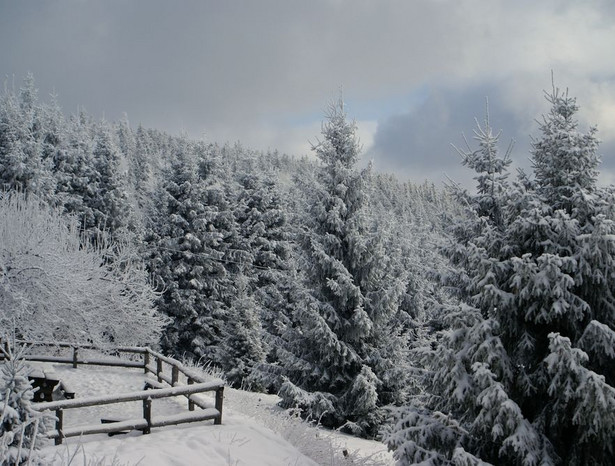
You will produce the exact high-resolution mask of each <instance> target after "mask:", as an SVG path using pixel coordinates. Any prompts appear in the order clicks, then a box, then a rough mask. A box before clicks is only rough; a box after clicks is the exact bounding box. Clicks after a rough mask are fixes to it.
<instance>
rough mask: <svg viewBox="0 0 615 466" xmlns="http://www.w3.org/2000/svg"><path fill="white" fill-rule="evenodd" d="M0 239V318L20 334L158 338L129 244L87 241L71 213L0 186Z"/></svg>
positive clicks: (150, 296)
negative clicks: (68, 213) (1, 191)
mask: <svg viewBox="0 0 615 466" xmlns="http://www.w3.org/2000/svg"><path fill="white" fill-rule="evenodd" d="M0 245H1V247H0V325H2V326H3V327H4V328H10V327H11V326H12V325H13V323H14V324H15V326H16V328H17V331H18V337H21V338H26V339H40V340H47V341H58V340H68V341H71V342H75V343H86V342H90V343H95V344H105V343H114V344H149V343H155V342H157V341H158V338H159V334H160V331H161V328H162V326H163V325H164V322H165V321H164V319H163V318H162V317H160V316H159V315H158V314H157V312H156V311H155V309H154V307H153V302H154V298H155V293H154V291H153V289H152V287H151V286H150V285H149V283H148V277H147V274H146V273H145V271H144V270H143V268H142V267H141V265H140V262H139V261H138V259H137V258H136V254H135V252H134V250H133V249H132V247H131V246H129V245H127V244H110V243H105V242H100V243H98V245H97V246H92V245H91V243H89V242H88V241H84V238H83V236H82V235H81V234H80V229H79V225H78V224H77V223H76V221H75V220H74V219H71V218H66V217H63V216H62V215H61V213H60V212H59V211H58V210H56V209H53V208H50V207H48V206H45V205H44V204H42V203H41V202H39V201H38V200H37V199H36V198H35V197H33V196H26V195H25V194H20V193H14V192H13V193H2V194H0Z"/></svg>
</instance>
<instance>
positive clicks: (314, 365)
mask: <svg viewBox="0 0 615 466" xmlns="http://www.w3.org/2000/svg"><path fill="white" fill-rule="evenodd" d="M322 134H323V140H322V141H319V142H318V144H316V145H315V146H314V151H315V152H316V155H317V156H318V158H319V159H320V161H321V163H322V167H321V169H320V170H319V172H318V180H317V181H318V184H317V185H316V186H315V187H314V186H310V189H311V190H312V192H313V193H314V194H313V196H314V197H313V201H312V202H311V204H310V205H309V208H308V209H309V210H308V221H307V225H306V228H305V233H303V234H302V235H301V243H302V248H303V257H304V258H303V259H302V261H303V262H302V264H301V266H302V268H303V270H304V273H305V287H306V289H307V290H309V291H308V293H305V295H304V302H303V303H302V304H301V305H299V306H297V309H296V310H295V313H294V315H293V320H294V322H295V323H294V324H293V325H296V326H297V327H298V328H299V329H300V330H299V332H297V331H293V330H290V332H289V333H290V335H292V336H293V337H296V341H293V342H292V343H291V342H290V338H289V336H287V337H286V339H287V341H289V343H290V344H288V345H287V347H286V349H287V353H286V362H285V364H284V366H285V369H286V377H287V379H285V382H284V383H283V385H282V387H281V390H280V396H281V397H282V398H283V404H284V405H285V406H295V405H298V406H300V407H301V408H302V409H304V411H305V413H306V415H308V416H310V417H312V418H315V419H318V420H320V421H321V422H322V423H323V424H325V425H329V426H339V425H341V424H344V423H346V424H347V426H348V427H349V428H350V429H352V430H354V431H356V432H360V433H362V434H364V435H368V434H369V435H371V434H373V433H374V429H375V427H376V426H377V425H378V424H379V423H380V422H381V416H382V412H381V411H380V410H379V409H376V408H379V407H381V406H382V404H383V402H390V399H394V398H396V397H395V395H391V394H390V393H389V394H387V395H385V393H387V392H388V391H389V390H390V389H391V388H392V387H394V386H395V384H390V383H389V382H390V380H385V377H384V375H385V374H383V370H382V368H379V367H378V366H379V363H380V362H381V358H382V357H383V356H384V358H386V357H388V356H392V355H393V354H395V352H396V351H401V353H403V351H404V348H405V345H406V343H405V335H403V332H400V331H399V330H398V329H397V328H396V325H395V322H396V319H397V317H398V310H399V299H397V298H398V297H400V296H401V295H402V293H401V292H399V287H398V291H397V292H396V291H393V290H394V289H395V287H393V289H388V292H391V294H392V295H393V299H391V300H387V299H386V297H385V293H382V294H379V293H378V292H376V290H377V286H376V285H382V284H383V283H384V281H380V280H379V279H380V278H381V277H382V276H383V275H385V274H383V270H384V269H383V266H384V265H385V264H384V262H383V261H382V259H383V257H382V256H381V255H380V254H379V253H378V249H379V245H378V241H377V237H378V232H377V231H375V230H372V229H371V227H372V225H370V223H369V221H368V218H367V217H366V205H367V189H366V179H367V178H368V176H369V175H368V172H360V171H358V170H357V169H356V165H357V162H358V157H359V152H360V147H359V143H358V140H357V138H356V125H355V123H354V122H349V121H348V120H347V117H346V114H345V112H344V106H343V102H342V100H341V99H340V100H338V101H337V102H335V103H334V104H332V105H331V106H330V108H329V112H328V114H327V120H326V121H325V123H323V126H322ZM401 290H403V287H401ZM389 296H390V295H389ZM383 329H386V331H383ZM389 332H391V333H389ZM385 334H386V336H385ZM384 339H386V341H385V340H384ZM387 344H389V348H387ZM391 346H398V348H397V349H395V350H392V349H391ZM387 351H390V352H391V353H392V354H387ZM379 376H380V378H379ZM387 397H388V399H387Z"/></svg>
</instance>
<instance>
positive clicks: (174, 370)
mask: <svg viewBox="0 0 615 466" xmlns="http://www.w3.org/2000/svg"><path fill="white" fill-rule="evenodd" d="M178 380H179V367H177V366H175V365H173V367H172V368H171V387H174V386H175V385H177V381H178Z"/></svg>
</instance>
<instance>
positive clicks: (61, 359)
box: [0, 341, 224, 445]
mask: <svg viewBox="0 0 615 466" xmlns="http://www.w3.org/2000/svg"><path fill="white" fill-rule="evenodd" d="M18 343H20V344H24V345H27V346H29V347H30V349H31V350H32V348H34V347H41V346H42V347H46V348H71V349H72V354H71V355H70V356H50V355H45V354H34V353H30V354H27V355H26V360H29V361H41V362H54V363H66V364H72V365H73V367H75V368H76V367H78V365H79V364H93V365H102V366H116V367H129V368H135V367H136V368H142V369H143V370H144V372H145V374H146V375H147V374H148V373H151V374H153V376H154V377H155V380H151V379H148V380H147V381H146V388H147V390H144V391H135V392H130V393H121V394H113V395H105V396H99V397H87V398H77V399H72V400H60V401H51V402H45V403H36V404H35V405H34V407H35V408H36V409H38V410H39V411H55V416H56V424H55V430H51V431H49V432H47V437H49V438H53V439H55V443H56V445H59V444H61V443H62V440H63V439H64V438H67V437H74V436H79V435H89V434H98V433H113V432H124V431H126V430H141V431H142V432H143V433H144V434H148V433H150V430H151V428H152V427H162V426H167V425H175V424H181V423H186V422H196V421H203V420H207V419H213V420H214V424H221V423H222V405H223V400H224V382H223V381H222V380H220V379H216V380H214V381H206V380H205V378H204V377H202V376H201V375H200V374H198V373H196V372H195V371H193V370H190V369H189V368H186V367H184V366H183V365H182V364H181V363H180V362H179V361H177V360H176V359H173V358H170V357H168V356H164V355H163V354H160V353H158V352H156V351H153V350H152V349H151V348H148V347H113V348H101V347H97V346H94V345H75V344H71V343H66V342H59V343H55V342H54V343H48V342H40V341H19V342H18ZM0 344H1V343H0ZM79 350H95V351H106V352H112V353H114V354H121V353H128V354H137V355H139V354H140V355H141V359H140V360H125V359H121V358H120V357H115V358H106V359H98V358H90V357H86V358H84V357H83V352H80V351H79ZM165 366H169V367H170V369H171V373H170V375H169V374H168V372H167V373H165V371H164V369H165ZM180 374H182V375H183V376H184V378H185V383H184V382H183V381H181V380H180ZM212 391H214V392H215V405H214V407H213V408H212V407H211V405H210V404H209V403H206V402H204V401H203V400H202V399H200V398H198V397H196V396H195V395H198V394H200V393H206V392H212ZM176 396H185V397H186V398H187V399H188V412H187V413H180V414H176V415H172V416H160V417H153V416H152V400H154V399H159V398H169V397H176ZM139 400H141V401H142V403H143V416H142V417H141V418H136V419H128V420H121V421H118V422H112V423H108V424H92V425H86V426H78V427H70V428H65V427H64V422H63V419H64V411H65V410H67V409H78V408H84V407H92V406H99V405H105V404H114V403H123V402H128V401H139ZM195 406H198V407H199V408H201V410H199V411H195V410H194V407H195Z"/></svg>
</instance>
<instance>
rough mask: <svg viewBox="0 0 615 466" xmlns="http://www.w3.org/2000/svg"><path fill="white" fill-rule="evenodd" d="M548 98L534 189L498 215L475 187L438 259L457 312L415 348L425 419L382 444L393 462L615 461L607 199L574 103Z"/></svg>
mask: <svg viewBox="0 0 615 466" xmlns="http://www.w3.org/2000/svg"><path fill="white" fill-rule="evenodd" d="M547 99H548V101H549V102H550V103H551V111H550V113H549V115H547V116H546V117H545V119H544V121H543V123H542V124H541V126H540V130H541V137H540V138H538V139H537V140H536V141H534V143H533V150H532V159H533V162H534V168H535V174H536V179H535V181H529V182H528V181H527V179H526V178H525V177H522V178H521V179H520V181H519V183H518V184H517V187H516V189H515V190H513V191H512V193H511V194H512V195H511V196H507V195H505V193H506V191H507V190H506V189H501V190H498V191H499V192H500V193H502V195H501V196H499V199H500V200H503V201H504V202H503V205H504V209H503V210H502V209H500V208H498V209H497V210H494V209H493V208H490V209H487V210H485V209H482V210H481V206H482V205H484V203H483V202H480V201H481V199H484V197H483V195H484V193H482V192H481V189H480V186H481V185H480V183H479V193H478V194H477V195H476V196H474V197H471V199H473V200H475V203H474V206H473V209H472V210H473V212H474V217H473V218H474V220H473V222H474V227H473V228H465V229H464V235H462V236H461V237H460V235H458V238H459V239H460V244H459V245H457V246H456V247H451V248H450V249H449V250H448V252H449V256H450V257H451V258H452V259H453V261H454V262H455V263H456V264H457V265H458V266H460V267H461V271H460V273H458V274H455V280H456V283H457V286H458V287H459V295H460V296H461V298H463V300H464V301H465V303H463V304H460V305H459V306H457V308H456V310H454V311H452V312H450V313H449V315H448V316H447V322H448V326H447V328H446V329H445V330H444V331H442V332H440V333H439V340H438V341H436V342H434V347H433V348H431V349H426V350H425V352H424V356H425V358H424V361H425V362H426V364H427V367H428V368H429V369H430V372H429V373H428V374H429V376H428V379H427V383H428V386H429V390H430V391H431V393H432V396H431V398H429V399H428V400H427V403H426V408H427V410H423V411H421V409H420V408H409V409H406V410H405V411H404V413H403V414H400V415H399V416H398V417H397V424H396V427H394V428H393V429H391V430H390V431H389V432H388V434H387V438H388V443H389V445H390V446H391V447H393V448H396V449H397V452H398V453H397V454H398V455H399V459H400V460H401V461H402V463H403V464H407V463H410V462H413V461H414V462H416V461H424V460H427V459H432V460H434V461H436V460H437V461H439V462H440V463H442V464H447V463H455V462H456V461H458V455H459V454H462V456H463V458H465V460H466V461H470V460H471V461H474V462H477V461H478V459H477V458H480V459H482V460H484V461H489V462H493V463H496V464H539V463H540V464H559V463H564V464H611V463H612V462H613V461H614V456H613V455H614V451H613V448H612V445H613V432H614V431H613V429H612V426H613V425H614V422H615V415H614V414H613V410H612V409H611V408H609V407H610V406H614V405H615V389H614V388H613V378H612V376H613V372H612V370H611V369H610V368H609V367H612V363H613V351H612V346H611V343H607V342H612V341H613V335H615V333H614V328H615V327H614V326H613V305H612V304H613V285H612V284H613V281H612V280H607V279H606V277H607V276H609V275H611V274H612V273H613V270H612V269H611V266H612V260H611V259H610V257H611V255H612V244H611V240H612V232H613V230H612V227H613V212H612V207H611V206H610V204H611V200H612V196H611V194H610V192H609V191H608V190H602V189H599V188H597V186H596V175H597V171H596V167H597V165H598V162H599V159H598V157H597V155H596V148H597V140H596V138H595V129H590V131H589V132H588V133H587V134H581V133H579V132H578V131H577V129H576V128H577V123H576V120H575V119H574V115H575V113H576V111H577V109H578V107H577V106H576V102H575V99H572V98H569V97H568V95H567V94H562V93H560V92H559V91H558V90H556V89H554V91H553V93H551V94H548V95H547ZM480 138H484V135H479V140H480ZM485 147H486V146H484V145H483V146H482V149H481V152H484V151H485ZM485 155H486V154H485ZM502 162H503V159H502ZM476 167H480V165H476ZM480 172H481V173H485V172H487V170H485V168H484V167H483V168H482V169H481V170H480ZM480 179H482V177H480V176H479V180H480ZM499 203H500V202H499V201H498V204H499ZM491 204H492V205H493V203H491ZM496 212H504V216H499V215H494V213H496ZM498 219H502V221H499V220H498ZM467 226H468V225H466V227H467ZM590 245H591V246H590ZM590 251H591V252H590ZM607 361H608V362H607ZM609 364H610V366H609ZM430 410H431V411H430Z"/></svg>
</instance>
